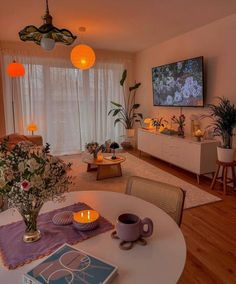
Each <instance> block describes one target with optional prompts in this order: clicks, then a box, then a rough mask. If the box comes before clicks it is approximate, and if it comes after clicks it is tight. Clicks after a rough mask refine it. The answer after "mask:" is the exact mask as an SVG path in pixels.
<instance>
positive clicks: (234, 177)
mask: <svg viewBox="0 0 236 284" xmlns="http://www.w3.org/2000/svg"><path fill="white" fill-rule="evenodd" d="M231 169H232V178H233V186H234V188H236V176H235V169H234V166H232V167H231Z"/></svg>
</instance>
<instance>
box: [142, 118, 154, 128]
mask: <svg viewBox="0 0 236 284" xmlns="http://www.w3.org/2000/svg"><path fill="white" fill-rule="evenodd" d="M144 123H145V124H147V128H148V129H152V128H153V127H152V119H151V118H149V117H147V118H145V119H144Z"/></svg>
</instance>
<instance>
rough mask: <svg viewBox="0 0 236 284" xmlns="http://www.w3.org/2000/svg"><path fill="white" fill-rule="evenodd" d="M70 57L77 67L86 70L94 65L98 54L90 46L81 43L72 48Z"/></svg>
mask: <svg viewBox="0 0 236 284" xmlns="http://www.w3.org/2000/svg"><path fill="white" fill-rule="evenodd" d="M70 59H71V62H72V64H73V65H74V66H75V67H76V68H79V69H82V70H86V69H89V68H91V67H92V66H93V65H94V63H95V59H96V56H95V52H94V51H93V49H92V48H91V47H90V46H88V45H86V44H79V45H77V46H75V47H74V48H73V49H72V51H71V54H70Z"/></svg>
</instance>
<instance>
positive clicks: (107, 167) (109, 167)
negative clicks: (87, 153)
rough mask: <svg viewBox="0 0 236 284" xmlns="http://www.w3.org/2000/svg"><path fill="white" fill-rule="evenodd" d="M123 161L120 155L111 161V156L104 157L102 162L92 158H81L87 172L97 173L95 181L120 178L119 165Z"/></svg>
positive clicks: (123, 158) (120, 170)
mask: <svg viewBox="0 0 236 284" xmlns="http://www.w3.org/2000/svg"><path fill="white" fill-rule="evenodd" d="M125 160H126V158H125V157H124V156H121V155H119V156H117V159H115V160H112V159H111V155H109V156H104V158H103V160H102V161H97V160H96V159H94V158H92V157H85V158H83V162H84V163H86V164H87V172H91V171H94V170H95V171H97V180H101V179H106V178H112V177H120V176H122V169H121V163H123V162H124V161H125Z"/></svg>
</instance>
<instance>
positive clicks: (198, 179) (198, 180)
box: [197, 174, 200, 184]
mask: <svg viewBox="0 0 236 284" xmlns="http://www.w3.org/2000/svg"><path fill="white" fill-rule="evenodd" d="M197 184H200V175H198V174H197Z"/></svg>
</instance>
